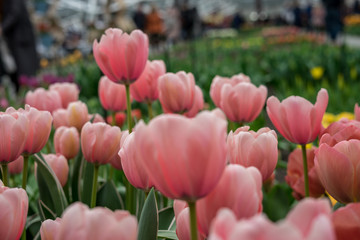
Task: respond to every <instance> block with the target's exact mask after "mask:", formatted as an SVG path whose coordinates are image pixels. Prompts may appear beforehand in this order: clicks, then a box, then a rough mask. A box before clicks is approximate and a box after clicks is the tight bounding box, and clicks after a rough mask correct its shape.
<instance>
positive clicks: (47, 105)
mask: <svg viewBox="0 0 360 240" xmlns="http://www.w3.org/2000/svg"><path fill="white" fill-rule="evenodd" d="M25 103H26V104H29V105H30V106H31V107H34V108H36V109H38V110H40V111H49V112H51V113H52V112H54V111H55V110H57V109H59V108H62V102H61V97H60V94H59V93H58V92H57V91H55V90H45V89H44V88H37V89H35V91H28V92H27V93H26V96H25Z"/></svg>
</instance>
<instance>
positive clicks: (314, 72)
mask: <svg viewBox="0 0 360 240" xmlns="http://www.w3.org/2000/svg"><path fill="white" fill-rule="evenodd" d="M310 73H311V76H312V77H313V79H315V80H319V79H320V78H322V76H323V75H324V68H322V67H313V68H312V69H311V70H310Z"/></svg>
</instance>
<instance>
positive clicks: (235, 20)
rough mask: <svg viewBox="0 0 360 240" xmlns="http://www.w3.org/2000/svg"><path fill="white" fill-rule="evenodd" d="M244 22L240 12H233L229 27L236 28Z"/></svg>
mask: <svg viewBox="0 0 360 240" xmlns="http://www.w3.org/2000/svg"><path fill="white" fill-rule="evenodd" d="M244 23H245V19H244V17H243V16H242V14H241V13H240V12H237V13H235V15H234V18H233V20H232V23H231V27H232V28H234V29H236V30H238V29H239V28H240V27H242V26H243V25H244Z"/></svg>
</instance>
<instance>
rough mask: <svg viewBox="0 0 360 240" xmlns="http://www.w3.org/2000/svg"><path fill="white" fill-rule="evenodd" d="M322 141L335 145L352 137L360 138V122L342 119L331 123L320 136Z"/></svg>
mask: <svg viewBox="0 0 360 240" xmlns="http://www.w3.org/2000/svg"><path fill="white" fill-rule="evenodd" d="M319 139H320V143H319V145H321V144H322V143H326V144H328V145H329V146H331V147H332V146H335V145H336V144H337V143H338V142H341V141H343V140H350V139H359V140H360V122H359V121H352V120H348V119H341V120H339V121H337V122H334V123H332V124H330V125H329V126H328V127H327V128H326V129H324V130H323V131H322V132H321V134H320V136H319Z"/></svg>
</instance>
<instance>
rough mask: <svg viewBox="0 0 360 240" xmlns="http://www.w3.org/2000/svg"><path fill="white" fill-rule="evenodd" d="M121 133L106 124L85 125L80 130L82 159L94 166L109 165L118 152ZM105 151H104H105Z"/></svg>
mask: <svg viewBox="0 0 360 240" xmlns="http://www.w3.org/2000/svg"><path fill="white" fill-rule="evenodd" d="M120 138H121V131H120V128H118V127H111V126H110V125H108V124H106V123H90V122H88V123H86V124H85V125H84V127H83V129H82V130H81V150H82V153H83V155H84V158H85V159H86V160H87V161H88V162H91V163H94V164H106V163H109V162H110V161H111V160H112V159H113V158H114V156H115V154H117V153H118V151H119V144H120ZM105 149H106V151H105Z"/></svg>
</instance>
